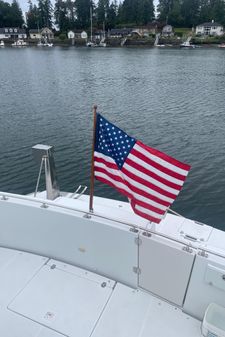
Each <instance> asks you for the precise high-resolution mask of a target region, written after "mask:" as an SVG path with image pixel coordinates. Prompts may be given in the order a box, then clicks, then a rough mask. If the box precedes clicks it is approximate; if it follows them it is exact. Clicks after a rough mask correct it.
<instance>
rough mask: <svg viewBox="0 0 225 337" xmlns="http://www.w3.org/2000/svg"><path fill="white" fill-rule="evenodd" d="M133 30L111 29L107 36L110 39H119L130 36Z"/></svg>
mask: <svg viewBox="0 0 225 337" xmlns="http://www.w3.org/2000/svg"><path fill="white" fill-rule="evenodd" d="M132 30H133V28H121V29H119V28H113V29H111V30H110V31H109V36H110V37H112V38H118V37H119V38H121V37H125V36H128V35H131V33H132Z"/></svg>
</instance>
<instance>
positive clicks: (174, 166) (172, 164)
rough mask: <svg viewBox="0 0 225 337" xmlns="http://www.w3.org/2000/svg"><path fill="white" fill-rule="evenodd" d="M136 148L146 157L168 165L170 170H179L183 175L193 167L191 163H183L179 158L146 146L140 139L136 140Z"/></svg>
mask: <svg viewBox="0 0 225 337" xmlns="http://www.w3.org/2000/svg"><path fill="white" fill-rule="evenodd" d="M135 148H136V149H137V151H139V152H141V153H143V154H144V155H145V156H146V157H150V158H152V160H154V161H156V162H157V163H159V164H160V165H162V166H165V167H168V168H169V169H170V170H172V171H175V172H178V173H179V174H181V175H185V176H187V174H188V171H189V170H190V168H191V167H190V166H189V165H187V164H184V163H181V162H180V161H178V160H177V159H175V158H172V157H170V156H168V155H167V154H165V153H163V152H161V151H159V150H156V149H153V148H152V147H150V146H146V145H145V144H143V143H142V142H140V141H137V142H136V144H135Z"/></svg>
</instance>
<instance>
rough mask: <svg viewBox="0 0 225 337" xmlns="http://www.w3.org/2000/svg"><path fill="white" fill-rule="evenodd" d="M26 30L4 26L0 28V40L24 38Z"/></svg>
mask: <svg viewBox="0 0 225 337" xmlns="http://www.w3.org/2000/svg"><path fill="white" fill-rule="evenodd" d="M26 38H27V34H26V30H25V29H22V28H17V27H5V28H0V40H1V39H26Z"/></svg>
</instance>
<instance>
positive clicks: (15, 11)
mask: <svg viewBox="0 0 225 337" xmlns="http://www.w3.org/2000/svg"><path fill="white" fill-rule="evenodd" d="M10 16H11V26H12V27H20V28H21V27H22V25H23V24H24V19H23V12H22V9H21V8H20V6H19V3H18V2H17V0H13V2H12V5H11V10H10Z"/></svg>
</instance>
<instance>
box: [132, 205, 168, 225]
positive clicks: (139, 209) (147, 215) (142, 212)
mask: <svg viewBox="0 0 225 337" xmlns="http://www.w3.org/2000/svg"><path fill="white" fill-rule="evenodd" d="M132 208H133V210H134V212H135V213H136V214H137V215H139V216H141V217H142V218H145V219H147V220H150V221H152V222H155V223H160V221H161V220H162V218H156V217H153V216H152V214H150V213H149V212H148V211H147V210H146V209H144V208H143V207H140V206H138V205H134V206H132Z"/></svg>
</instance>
